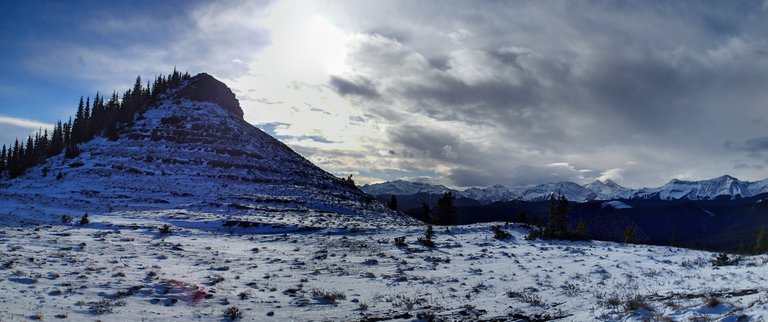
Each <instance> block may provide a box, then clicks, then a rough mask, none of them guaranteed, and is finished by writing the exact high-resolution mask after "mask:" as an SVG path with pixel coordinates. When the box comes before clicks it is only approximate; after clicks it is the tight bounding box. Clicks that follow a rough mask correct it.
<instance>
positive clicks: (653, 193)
mask: <svg viewBox="0 0 768 322" xmlns="http://www.w3.org/2000/svg"><path fill="white" fill-rule="evenodd" d="M397 182H398V185H399V186H418V187H419V191H418V192H430V191H432V192H434V193H442V191H445V190H446V189H448V188H446V187H444V186H430V185H429V184H426V183H413V182H410V183H409V182H406V181H402V180H398V181H397ZM361 189H362V190H363V191H365V192H366V193H368V194H371V195H409V194H411V193H407V192H409V190H403V189H400V190H398V189H393V188H392V185H390V183H389V182H384V183H378V184H371V185H365V186H362V187H361ZM455 192H456V193H457V195H459V196H463V197H466V198H470V199H474V200H477V201H480V202H482V203H486V204H487V203H492V202H496V201H512V200H522V201H541V200H546V199H547V198H549V196H550V195H552V194H559V193H562V194H563V195H565V197H566V198H568V200H571V201H576V202H584V201H591V200H614V199H662V200H677V199H688V200H712V199H715V198H729V199H735V198H746V197H752V196H756V195H758V194H762V193H768V179H766V180H762V181H754V182H748V181H740V180H738V179H736V178H734V177H731V176H727V175H726V176H722V177H718V178H714V179H710V180H702V181H682V180H677V179H675V180H672V181H670V182H669V183H667V184H665V185H663V186H661V187H658V188H642V189H637V190H633V189H629V188H626V187H622V186H621V185H619V184H617V183H615V182H613V181H611V180H606V181H600V180H596V181H594V182H592V183H588V184H586V185H583V186H582V185H579V184H576V183H573V182H555V183H545V184H539V185H534V186H516V187H509V186H504V185H494V186H491V187H487V188H477V187H473V188H468V189H466V190H463V191H455Z"/></svg>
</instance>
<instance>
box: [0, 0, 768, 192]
mask: <svg viewBox="0 0 768 322" xmlns="http://www.w3.org/2000/svg"><path fill="white" fill-rule="evenodd" d="M767 30H768V1H762V0H760V1H758V0H754V1H654V0H649V1H597V0H595V1H394V0H393V1H359V0H355V1H335V0H334V1H327V0H317V1H312V0H306V1H237V0H233V1H215V2H210V1H136V0H133V1H109V2H105V1H66V2H61V1H34V0H33V1H2V2H0V37H1V39H3V41H2V42H0V68H1V70H2V71H3V72H2V73H0V142H1V143H12V141H13V139H14V138H15V137H26V136H27V135H29V134H30V133H32V132H33V131H35V130H37V129H40V128H45V127H49V126H50V125H51V124H53V123H54V122H56V121H57V120H66V119H67V118H68V117H69V116H70V115H72V114H73V113H74V112H75V109H76V106H77V102H78V101H79V98H80V96H93V95H95V94H96V92H97V91H100V92H101V93H107V94H111V93H112V91H113V90H117V91H118V92H122V91H124V90H125V89H127V88H129V87H130V86H131V84H132V83H133V81H134V80H135V77H136V76H137V75H142V76H144V77H154V76H155V75H159V74H167V73H169V72H170V71H172V70H173V68H174V67H176V68H178V69H180V70H182V71H189V72H190V73H191V74H196V73H199V72H207V73H209V74H211V75H213V76H215V77H217V78H218V79H220V80H222V81H223V82H224V83H226V84H227V85H228V86H230V88H232V90H233V91H234V92H235V94H236V95H237V98H238V99H239V100H240V104H241V106H242V108H243V110H244V112H245V119H246V120H247V121H248V122H250V123H251V124H254V125H256V126H257V127H259V128H261V129H262V130H264V131H266V132H267V133H269V134H271V135H273V136H275V137H277V138H278V139H280V140H282V141H283V142H285V143H286V144H288V145H289V146H290V147H292V148H293V149H295V150H296V151H297V152H299V153H300V154H302V155H304V156H305V157H307V158H308V159H309V160H311V161H312V162H314V163H315V164H317V165H319V166H320V167H322V168H324V169H325V170H327V171H329V172H331V173H333V174H336V175H339V176H346V175H349V174H353V175H354V178H355V179H356V181H357V182H358V183H359V184H363V183H372V182H381V181H386V180H394V179H405V180H412V181H423V182H428V183H436V184H445V185H447V186H450V187H457V188H459V187H470V186H489V185H494V184H504V185H527V184H537V183H545V182H556V181H573V182H577V183H581V184H583V183H588V182H591V181H594V180H598V179H599V180H606V179H611V180H614V181H616V182H618V183H619V184H622V185H625V186H627V187H632V188H639V187H655V186H660V185H662V184H664V183H665V182H667V181H669V180H671V179H673V178H677V179H683V180H698V179H707V178H713V177H717V176H721V175H724V174H729V175H732V176H735V177H737V178H739V179H742V180H750V181H752V180H761V179H765V178H768V119H766V118H767V117H768V33H766V31H767Z"/></svg>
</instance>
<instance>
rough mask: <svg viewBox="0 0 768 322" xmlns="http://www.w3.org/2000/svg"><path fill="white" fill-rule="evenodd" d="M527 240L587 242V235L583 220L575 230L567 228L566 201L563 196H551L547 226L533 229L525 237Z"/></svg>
mask: <svg viewBox="0 0 768 322" xmlns="http://www.w3.org/2000/svg"><path fill="white" fill-rule="evenodd" d="M526 238H528V239H536V238H544V239H567V240H587V239H589V235H588V234H587V229H586V226H585V225H584V220H583V219H582V220H579V224H578V226H577V228H576V230H572V229H570V228H569V227H568V199H566V198H565V196H564V195H563V194H559V196H557V197H555V194H552V195H551V196H550V198H549V216H548V222H547V225H546V226H545V227H544V228H543V229H541V228H538V227H536V228H534V229H532V230H531V232H530V233H529V234H528V236H527V237H526Z"/></svg>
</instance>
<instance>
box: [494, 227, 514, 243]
mask: <svg viewBox="0 0 768 322" xmlns="http://www.w3.org/2000/svg"><path fill="white" fill-rule="evenodd" d="M491 230H493V238H496V239H498V240H504V239H507V238H509V237H511V236H510V235H509V233H508V232H506V231H504V230H503V229H501V226H492V227H491Z"/></svg>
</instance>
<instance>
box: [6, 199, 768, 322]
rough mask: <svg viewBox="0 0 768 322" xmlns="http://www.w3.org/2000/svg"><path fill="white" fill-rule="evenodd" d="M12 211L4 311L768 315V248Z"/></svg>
mask: <svg viewBox="0 0 768 322" xmlns="http://www.w3.org/2000/svg"><path fill="white" fill-rule="evenodd" d="M3 213H4V216H0V220H1V221H2V222H1V223H0V224H2V226H3V227H4V228H3V230H2V231H0V259H1V260H0V294H2V296H0V320H2V321H26V320H29V319H37V318H40V319H43V320H46V321H57V320H69V321H88V320H95V319H98V320H102V321H216V320H222V319H223V318H224V315H223V314H224V312H225V310H226V309H228V308H230V307H236V308H238V309H239V310H241V311H242V312H243V320H245V321H294V320H295V321H310V320H314V321H318V320H333V321H352V320H368V321H378V320H395V321H410V320H416V319H418V318H424V319H426V318H429V317H435V318H437V319H438V320H448V321H466V320H493V321H508V320H509V321H515V320H535V319H543V320H545V319H548V318H560V319H559V320H560V321H594V320H608V321H641V320H648V319H662V318H664V319H667V320H670V321H705V320H722V321H765V320H766V319H768V288H767V287H768V281H767V280H766V278H768V275H767V274H766V272H768V264H766V262H768V258H767V257H765V256H756V257H748V258H744V259H742V260H741V261H740V262H739V263H738V264H737V265H735V266H724V267H713V266H712V265H711V264H710V260H711V259H712V258H713V256H714V255H713V254H712V253H708V252H700V251H692V250H685V249H677V248H669V247H655V246H644V245H622V244H614V243H607V242H544V241H526V240H524V234H525V230H524V229H523V228H519V227H516V226H508V227H505V228H504V229H505V230H507V231H509V232H510V233H511V235H512V238H510V239H507V240H496V239H494V238H493V234H492V233H491V229H490V225H471V226H463V227H454V228H452V229H451V231H450V233H448V232H446V231H445V230H444V229H443V228H437V229H436V232H437V235H436V238H435V240H436V242H437V247H435V248H433V249H430V248H426V247H424V246H422V245H421V244H419V243H418V242H416V238H417V237H419V236H422V235H423V233H424V229H423V227H418V226H410V227H403V226H398V225H390V226H375V225H372V224H370V223H367V222H366V221H364V220H355V219H354V218H355V217H350V216H340V217H339V218H315V219H316V220H315V221H313V223H314V225H306V224H304V222H305V214H302V213H291V214H288V213H286V214H283V216H281V217H280V218H279V220H274V218H272V217H270V216H267V215H264V216H245V217H242V218H233V217H227V216H225V215H223V214H220V213H205V212H189V211H186V210H170V209H169V210H158V211H152V210H150V211H116V212H112V213H105V214H103V215H92V216H91V217H92V218H91V221H92V222H91V223H90V224H88V225H86V226H79V225H75V224H71V225H62V224H60V223H56V216H57V215H59V214H60V213H62V211H55V210H53V209H50V210H48V211H47V212H45V213H43V212H37V211H32V212H22V211H16V212H14V214H10V215H9V214H7V212H6V210H3ZM226 218H229V219H231V220H235V219H240V220H245V219H247V220H248V223H249V225H248V226H250V227H247V228H243V227H241V226H239V225H235V226H232V227H223V226H222V222H223V220H224V219H226ZM75 219H77V218H75ZM320 219H324V220H320ZM272 222H274V224H272ZM254 223H256V224H254ZM162 224H170V225H172V233H171V234H167V235H163V234H160V233H159V231H158V227H160V226H161V225H162ZM399 236H405V243H406V245H405V246H395V245H394V244H393V239H394V238H395V237H399ZM708 303H709V304H708Z"/></svg>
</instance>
